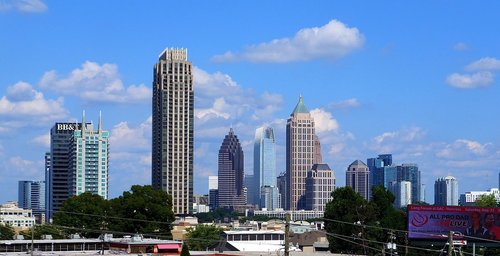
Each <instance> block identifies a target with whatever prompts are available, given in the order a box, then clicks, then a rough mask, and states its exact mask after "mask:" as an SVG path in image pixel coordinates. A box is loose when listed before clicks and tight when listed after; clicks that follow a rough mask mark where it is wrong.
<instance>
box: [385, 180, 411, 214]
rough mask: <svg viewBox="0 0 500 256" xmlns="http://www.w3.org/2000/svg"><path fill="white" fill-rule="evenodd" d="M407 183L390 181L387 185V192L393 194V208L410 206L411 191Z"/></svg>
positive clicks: (409, 183) (409, 184)
mask: <svg viewBox="0 0 500 256" xmlns="http://www.w3.org/2000/svg"><path fill="white" fill-rule="evenodd" d="M411 188H412V187H411V182H409V181H391V182H390V183H389V191H390V192H391V193H392V194H394V197H395V200H394V203H393V205H394V207H396V208H402V207H406V206H407V205H409V204H411V202H412V201H411V198H412V195H411V193H412V189H411Z"/></svg>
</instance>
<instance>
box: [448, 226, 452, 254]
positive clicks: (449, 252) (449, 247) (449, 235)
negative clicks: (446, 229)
mask: <svg viewBox="0 0 500 256" xmlns="http://www.w3.org/2000/svg"><path fill="white" fill-rule="evenodd" d="M452 252H453V231H450V233H449V234H448V256H452V255H453V254H452Z"/></svg>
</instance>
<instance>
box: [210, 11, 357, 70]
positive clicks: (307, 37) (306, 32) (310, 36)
mask: <svg viewBox="0 0 500 256" xmlns="http://www.w3.org/2000/svg"><path fill="white" fill-rule="evenodd" d="M364 41H365V40H364V36H363V35H362V34H361V33H360V32H359V30H358V29H357V28H349V27H347V26H346V25H345V24H344V23H342V22H340V21H337V20H331V21H330V22H329V23H328V24H326V25H324V26H322V27H313V28H304V29H301V30H299V31H298V32H297V33H296V34H295V36H294V37H293V38H281V39H274V40H272V41H270V42H267V43H261V44H258V45H251V46H249V47H246V48H245V49H244V50H243V52H241V53H232V52H226V53H224V54H222V55H217V56H214V57H213V60H214V61H221V62H222V61H251V62H292V61H309V60H314V59H338V58H341V57H343V56H344V55H346V54H348V53H350V52H352V51H353V50H355V49H357V48H360V47H361V46H363V44H364Z"/></svg>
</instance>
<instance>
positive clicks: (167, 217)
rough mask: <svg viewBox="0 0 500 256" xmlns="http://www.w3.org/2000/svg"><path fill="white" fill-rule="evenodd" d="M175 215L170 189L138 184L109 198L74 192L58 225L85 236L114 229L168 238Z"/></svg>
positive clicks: (55, 221)
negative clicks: (169, 193)
mask: <svg viewBox="0 0 500 256" xmlns="http://www.w3.org/2000/svg"><path fill="white" fill-rule="evenodd" d="M174 219H175V216H174V213H173V211H172V198H171V197H170V196H169V195H168V193H167V192H165V191H162V190H156V189H153V187H152V186H139V185H135V186H132V188H131V189H130V191H126V192H124V193H123V195H121V196H120V197H118V198H115V199H112V200H109V201H107V200H105V199H103V198H102V197H101V196H99V195H94V194H91V193H83V194H80V195H78V196H74V197H72V198H70V199H68V200H66V201H65V202H64V203H63V205H62V207H61V209H60V211H58V212H57V213H56V214H55V216H54V225H55V226H57V227H61V228H63V229H64V230H65V233H66V234H70V233H80V234H81V235H83V236H85V237H98V236H99V235H100V234H101V233H103V232H106V231H107V230H110V231H118V232H120V233H131V234H135V233H142V234H149V235H151V236H154V235H155V234H157V235H159V236H162V238H167V239H168V238H169V237H171V233H170V223H172V221H174ZM101 230H102V231H101ZM35 231H36V229H35ZM30 237H31V235H30ZM35 237H36V234H35Z"/></svg>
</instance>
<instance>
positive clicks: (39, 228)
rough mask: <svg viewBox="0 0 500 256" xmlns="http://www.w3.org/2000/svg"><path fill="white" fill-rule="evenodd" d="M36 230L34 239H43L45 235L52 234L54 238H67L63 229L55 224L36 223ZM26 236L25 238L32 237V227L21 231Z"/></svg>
mask: <svg viewBox="0 0 500 256" xmlns="http://www.w3.org/2000/svg"><path fill="white" fill-rule="evenodd" d="M34 228H35V230H34V231H33V234H34V239H42V238H43V235H51V236H52V238H53V239H64V238H66V236H65V234H64V232H63V230H61V229H59V228H58V227H55V226H53V225H49V224H45V225H35V227H34ZM20 234H21V235H23V236H24V239H31V229H29V230H26V231H22V232H21V233H20Z"/></svg>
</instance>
